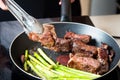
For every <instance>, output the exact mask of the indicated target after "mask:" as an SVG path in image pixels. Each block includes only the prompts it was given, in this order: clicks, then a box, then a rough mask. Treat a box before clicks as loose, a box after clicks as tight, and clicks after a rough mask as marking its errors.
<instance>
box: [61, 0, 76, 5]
mask: <svg viewBox="0 0 120 80" xmlns="http://www.w3.org/2000/svg"><path fill="white" fill-rule="evenodd" d="M74 1H75V0H70V2H71V3H73V2H74ZM61 3H62V0H60V2H59V5H61Z"/></svg>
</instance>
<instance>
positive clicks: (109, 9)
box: [80, 0, 120, 16]
mask: <svg viewBox="0 0 120 80" xmlns="http://www.w3.org/2000/svg"><path fill="white" fill-rule="evenodd" d="M80 1H81V9H82V10H81V12H82V15H89V16H97V15H112V14H119V13H120V0H80Z"/></svg>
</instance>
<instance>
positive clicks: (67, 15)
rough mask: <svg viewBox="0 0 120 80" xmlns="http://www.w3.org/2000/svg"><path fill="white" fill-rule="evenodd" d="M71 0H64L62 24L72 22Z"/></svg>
mask: <svg viewBox="0 0 120 80" xmlns="http://www.w3.org/2000/svg"><path fill="white" fill-rule="evenodd" d="M71 13H72V12H71V4H70V0H62V4H61V19H60V21H61V22H64V21H66V22H67V21H72V18H71V17H72V16H71Z"/></svg>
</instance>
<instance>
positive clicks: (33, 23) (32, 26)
mask: <svg viewBox="0 0 120 80" xmlns="http://www.w3.org/2000/svg"><path fill="white" fill-rule="evenodd" d="M5 3H6V5H7V7H8V10H9V11H10V12H11V13H12V14H13V15H14V16H15V18H16V19H17V20H18V21H19V22H20V23H21V24H22V26H23V29H24V31H25V33H26V34H29V33H30V32H35V33H39V34H40V33H42V32H43V26H42V24H40V23H39V22H38V21H37V19H35V18H34V17H32V16H30V15H29V14H28V13H27V12H25V11H24V10H23V9H22V8H21V7H20V6H19V5H18V4H17V3H16V2H15V1H14V0H5Z"/></svg>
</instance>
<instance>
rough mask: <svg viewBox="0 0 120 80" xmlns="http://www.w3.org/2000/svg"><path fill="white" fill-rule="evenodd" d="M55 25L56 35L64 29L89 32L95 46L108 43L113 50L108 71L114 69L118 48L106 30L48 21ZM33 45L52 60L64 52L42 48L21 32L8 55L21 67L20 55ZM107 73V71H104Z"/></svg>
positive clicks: (59, 35)
mask: <svg viewBox="0 0 120 80" xmlns="http://www.w3.org/2000/svg"><path fill="white" fill-rule="evenodd" d="M50 24H53V25H55V30H56V33H57V36H58V37H63V36H64V34H65V33H66V31H71V32H75V33H77V34H89V35H91V36H92V41H91V44H92V45H95V46H100V44H101V42H104V43H107V44H108V45H110V46H111V47H112V48H113V50H114V51H115V57H114V59H113V62H112V63H111V64H110V70H109V72H110V71H112V69H114V68H115V67H116V65H117V63H118V61H119V59H120V48H119V46H118V44H117V43H116V41H115V40H114V39H113V38H112V37H111V36H110V35H109V34H107V33H106V32H104V31H102V30H100V29H97V28H95V27H92V26H89V25H85V24H80V23H70V22H69V23H67V22H66V23H59V22H58V23H50ZM34 46H38V47H40V48H42V49H43V50H44V51H45V52H46V53H47V55H48V56H49V57H51V58H52V59H53V60H54V61H55V60H56V57H57V56H58V55H61V54H64V53H59V54H58V53H55V52H54V51H51V50H48V49H45V48H43V47H42V46H41V45H40V43H37V42H33V41H31V40H29V39H28V37H27V35H26V34H25V33H24V32H23V33H21V34H20V35H18V36H17V37H16V38H15V40H14V41H13V43H12V45H11V47H10V51H11V52H10V55H11V58H12V60H13V61H14V64H15V65H18V67H19V68H21V69H22V68H23V65H22V63H21V60H20V56H21V55H22V54H23V53H24V51H25V50H26V49H30V48H32V47H34ZM106 74H107V73H106Z"/></svg>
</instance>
